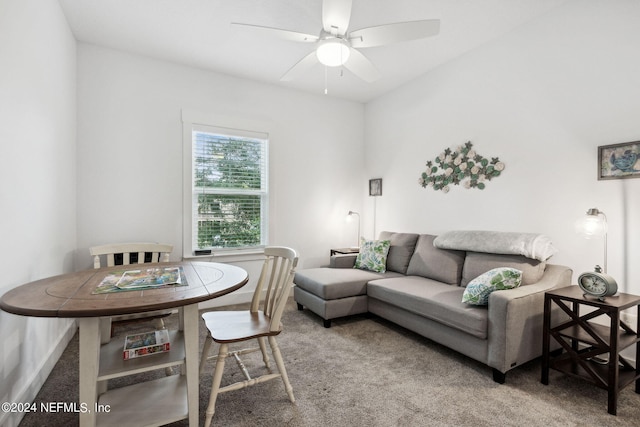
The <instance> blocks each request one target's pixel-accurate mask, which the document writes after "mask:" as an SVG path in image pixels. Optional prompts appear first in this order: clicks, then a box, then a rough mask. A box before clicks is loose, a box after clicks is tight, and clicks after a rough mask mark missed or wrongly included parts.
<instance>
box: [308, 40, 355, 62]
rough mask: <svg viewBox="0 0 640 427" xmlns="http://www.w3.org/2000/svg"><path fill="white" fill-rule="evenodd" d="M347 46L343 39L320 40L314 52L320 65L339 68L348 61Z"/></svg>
mask: <svg viewBox="0 0 640 427" xmlns="http://www.w3.org/2000/svg"><path fill="white" fill-rule="evenodd" d="M349 53H350V50H349V45H347V42H346V41H344V40H343V39H339V38H335V39H328V40H322V41H321V42H320V44H319V46H318V49H317V50H316V56H317V57H318V61H320V63H321V64H323V65H326V66H327V67H339V66H340V65H343V64H344V63H345V62H347V60H348V59H349Z"/></svg>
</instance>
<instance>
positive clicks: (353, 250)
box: [329, 248, 360, 256]
mask: <svg viewBox="0 0 640 427" xmlns="http://www.w3.org/2000/svg"><path fill="white" fill-rule="evenodd" d="M359 252H360V248H334V249H331V252H330V254H329V256H334V255H336V254H341V255H347V254H357V253H359Z"/></svg>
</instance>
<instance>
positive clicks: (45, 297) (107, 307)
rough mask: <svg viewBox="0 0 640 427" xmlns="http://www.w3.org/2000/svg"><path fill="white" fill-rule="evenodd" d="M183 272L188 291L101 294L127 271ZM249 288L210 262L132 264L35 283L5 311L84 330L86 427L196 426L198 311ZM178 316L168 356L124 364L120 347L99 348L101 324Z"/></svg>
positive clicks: (243, 278) (236, 271)
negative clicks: (149, 377) (150, 376)
mask: <svg viewBox="0 0 640 427" xmlns="http://www.w3.org/2000/svg"><path fill="white" fill-rule="evenodd" d="M171 267H178V268H179V271H180V274H181V277H182V281H183V283H180V285H176V286H160V287H158V288H146V289H141V290H127V291H122V292H105V293H101V292H97V291H96V289H97V288H100V287H101V286H102V285H103V284H104V283H105V280H107V279H108V278H109V277H114V276H116V277H117V276H118V275H120V274H123V273H124V272H125V271H127V270H136V269H140V270H142V269H154V268H171ZM247 282H248V274H247V272H246V271H245V270H244V269H242V268H240V267H237V266H233V265H229V264H221V263H210V262H189V261H184V262H174V263H171V262H169V263H161V264H133V265H126V266H123V265H120V266H115V267H107V268H100V269H94V270H86V271H79V272H75V273H69V274H63V275H59V276H55V277H50V278H46V279H41V280H37V281H34V282H31V283H27V284H24V285H21V286H18V287H16V288H14V289H12V290H10V291H8V292H6V293H5V294H4V295H3V296H2V298H1V299H0V308H1V309H2V310H4V311H6V312H9V313H13V314H17V315H23V316H36V317H64V318H76V319H78V323H79V334H80V335H79V347H80V352H79V354H80V356H79V358H80V360H79V397H80V401H79V402H77V403H78V405H77V409H78V410H77V412H78V413H79V417H80V425H81V426H83V427H84V426H89V427H91V426H94V425H118V426H123V425H160V424H166V423H170V422H174V421H178V420H181V419H187V418H188V420H189V425H190V426H197V425H198V418H199V415H198V406H199V392H198V391H199V386H198V364H199V363H198V362H199V361H198V355H199V352H198V328H199V319H198V303H199V302H202V301H206V300H210V299H213V298H217V297H220V296H223V295H226V294H228V293H230V292H233V291H235V290H237V289H239V288H241V287H242V286H244V285H245V284H246V283H247ZM167 309H178V313H179V316H180V326H179V328H178V330H177V331H171V332H170V337H171V349H170V351H168V352H166V353H160V354H153V355H150V356H145V357H140V358H135V359H131V360H123V346H124V343H123V342H119V341H117V340H112V341H110V342H109V343H108V344H104V345H101V337H100V334H101V328H100V318H105V317H110V316H117V315H122V314H131V313H141V312H148V311H156V310H167ZM178 365H179V366H182V367H183V369H182V370H181V374H180V375H171V376H167V377H164V378H160V379H158V380H153V381H149V382H145V383H138V384H134V385H132V386H130V387H121V388H116V389H113V390H107V387H106V386H107V380H109V379H113V378H118V377H121V376H126V375H132V374H137V373H142V372H147V371H150V370H154V369H161V368H166V367H171V366H178Z"/></svg>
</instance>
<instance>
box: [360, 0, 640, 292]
mask: <svg viewBox="0 0 640 427" xmlns="http://www.w3.org/2000/svg"><path fill="white" fill-rule="evenodd" d="M638 22H640V2H638V1H633V0H615V1H607V2H603V1H598V0H592V1H587V0H579V1H572V2H568V3H567V4H565V5H564V6H562V7H561V8H559V9H557V10H555V11H553V12H552V13H551V14H548V15H546V16H544V17H542V18H540V19H538V20H536V21H534V22H531V23H529V24H527V25H525V26H523V27H521V28H519V29H517V30H515V31H514V32H512V33H511V34H508V35H506V36H504V37H502V38H500V39H498V40H496V41H494V42H491V43H489V44H487V45H484V46H483V47H481V48H479V49H476V50H474V51H472V52H470V53H468V54H466V55H464V56H462V57H460V58H458V59H457V60H455V61H453V62H451V63H448V64H445V65H444V66H441V67H439V68H438V69H436V70H434V71H432V72H430V73H428V74H426V75H424V76H423V77H421V78H419V79H417V80H416V81H414V82H411V83H410V84H407V85H406V86H404V87H402V88H400V89H398V90H396V91H394V92H392V93H390V94H388V95H386V96H384V97H382V98H379V99H378V100H376V101H373V102H371V103H370V104H368V105H367V107H366V115H365V118H366V124H365V129H366V131H365V137H366V141H367V144H368V145H367V151H366V173H367V176H368V177H370V178H374V177H382V178H383V196H382V197H379V198H377V200H376V201H375V202H376V205H377V206H376V213H377V216H376V219H377V221H376V224H375V228H376V233H379V232H380V231H381V230H385V229H387V230H395V231H418V232H431V233H436V234H437V233H440V232H442V231H445V230H451V229H488V230H504V231H528V232H541V233H545V234H547V235H549V236H551V237H552V239H553V240H554V242H555V243H556V245H557V246H558V248H559V249H560V253H559V254H558V255H557V256H556V257H555V258H553V262H555V263H561V264H566V265H569V266H570V267H571V268H573V269H574V280H575V278H576V277H577V275H578V274H579V273H581V272H583V271H586V270H591V269H592V268H593V266H594V265H595V264H597V263H598V264H601V263H602V258H603V250H602V240H591V241H587V240H585V239H584V238H583V237H581V236H578V235H576V234H575V232H574V226H573V224H574V221H575V220H576V219H577V218H578V217H580V216H581V215H583V214H584V213H585V212H586V210H587V209H588V208H591V207H597V208H599V209H600V210H602V211H604V212H605V213H606V214H607V216H608V219H609V274H611V275H613V276H614V277H615V278H616V279H617V280H618V283H619V285H620V286H621V289H622V290H624V291H626V292H631V293H636V294H639V293H640V265H639V264H638V263H637V262H634V261H637V260H638V258H639V257H640V244H639V243H638V242H639V241H640V179H628V180H613V181H597V179H596V167H597V147H598V146H599V145H607V144H615V143H621V142H629V141H638V140H640V122H639V121H638V117H639V113H640V56H639V55H638V46H640V26H638V25H637V23H638ZM469 140H470V141H471V142H472V143H473V144H474V147H475V148H476V149H477V152H478V153H479V154H482V155H484V156H485V157H499V158H500V159H501V160H502V161H504V162H505V164H506V169H505V171H504V173H503V175H502V176H500V177H498V178H497V179H495V180H492V181H491V182H489V183H488V184H487V187H486V189H484V190H477V189H465V188H462V187H461V186H458V187H453V188H452V190H451V191H450V192H449V193H448V194H444V193H442V192H436V191H434V190H432V189H424V188H422V187H420V186H419V185H418V178H419V177H420V174H421V173H422V172H423V170H424V169H425V163H426V161H427V160H433V159H434V158H435V157H436V156H437V155H438V154H439V153H440V152H441V151H442V150H443V149H444V148H446V147H455V146H457V145H459V144H463V143H464V142H466V141H469ZM390 141H393V144H391V143H390ZM363 204H364V205H365V208H364V209H365V212H366V213H367V216H366V219H365V227H364V230H365V233H364V234H365V235H371V234H372V233H373V227H374V225H373V213H374V203H373V199H372V198H369V197H365V200H364V202H363Z"/></svg>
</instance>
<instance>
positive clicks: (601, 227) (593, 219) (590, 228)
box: [575, 208, 607, 239]
mask: <svg viewBox="0 0 640 427" xmlns="http://www.w3.org/2000/svg"><path fill="white" fill-rule="evenodd" d="M575 229H576V233H579V234H582V235H583V236H584V237H586V238H587V239H590V238H592V237H601V236H605V235H606V234H607V218H606V216H605V215H604V213H603V212H601V211H599V210H598V209H597V208H592V209H589V210H588V211H587V213H586V215H584V216H583V217H581V218H579V219H578V220H577V221H576V223H575Z"/></svg>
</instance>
